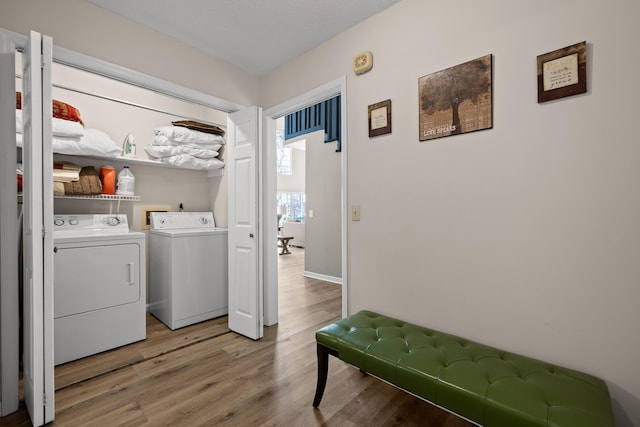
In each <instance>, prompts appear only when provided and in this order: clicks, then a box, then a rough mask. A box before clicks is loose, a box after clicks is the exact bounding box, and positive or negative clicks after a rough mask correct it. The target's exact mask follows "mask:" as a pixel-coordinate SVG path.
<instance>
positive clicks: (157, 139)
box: [150, 135, 222, 151]
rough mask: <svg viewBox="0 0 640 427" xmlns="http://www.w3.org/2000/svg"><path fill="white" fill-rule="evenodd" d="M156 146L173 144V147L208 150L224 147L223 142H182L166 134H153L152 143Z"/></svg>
mask: <svg viewBox="0 0 640 427" xmlns="http://www.w3.org/2000/svg"><path fill="white" fill-rule="evenodd" d="M150 145H155V146H173V147H191V148H206V149H207V150H213V151H219V150H220V148H222V144H213V143H212V144H209V143H206V144H202V143H199V142H180V141H175V140H174V139H173V138H167V137H166V136H165V135H153V138H151V144H150Z"/></svg>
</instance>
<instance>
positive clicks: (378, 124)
mask: <svg viewBox="0 0 640 427" xmlns="http://www.w3.org/2000/svg"><path fill="white" fill-rule="evenodd" d="M386 133H391V100H390V99H387V100H385V101H382V102H378V103H376V104H371V105H369V138H372V137H374V136H379V135H384V134H386Z"/></svg>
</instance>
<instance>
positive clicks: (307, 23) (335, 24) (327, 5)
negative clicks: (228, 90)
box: [87, 0, 400, 76]
mask: <svg viewBox="0 0 640 427" xmlns="http://www.w3.org/2000/svg"><path fill="white" fill-rule="evenodd" d="M87 1H89V2H91V3H93V4H95V5H97V6H100V7H102V8H104V9H107V10H110V11H111V12H114V13H116V14H118V15H121V16H124V17H126V18H128V19H130V20H132V21H134V22H137V23H139V24H141V25H144V26H145V27H148V28H151V29H153V30H155V31H158V32H160V33H163V34H165V35H167V36H169V37H171V38H174V39H176V40H178V41H180V42H182V43H185V44H187V45H190V46H193V47H194V48H196V49H199V50H201V51H203V52H205V53H207V54H209V55H211V56H213V57H215V58H218V59H221V60H223V61H225V62H228V63H230V64H233V65H235V66H237V67H239V68H241V69H243V70H245V71H247V72H249V73H251V74H253V75H255V76H262V75H265V74H267V73H269V72H270V71H272V70H274V69H276V68H277V67H279V66H280V65H282V64H285V63H287V62H288V61H290V60H292V59H293V58H295V57H297V56H299V55H301V54H303V53H304V52H307V51H309V50H311V49H313V48H315V47H316V46H319V45H321V44H322V43H324V42H325V41H327V40H329V39H331V38H333V37H334V36H336V35H338V34H340V33H341V32H343V31H345V30H346V29H348V28H349V27H351V26H353V25H355V24H357V23H359V22H361V21H364V20H365V19H367V18H369V17H370V16H372V15H375V14H377V13H379V12H381V11H382V10H384V9H386V8H388V7H390V6H392V5H393V4H395V3H397V2H398V1H400V0H180V1H176V0H87Z"/></svg>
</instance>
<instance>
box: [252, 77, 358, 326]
mask: <svg viewBox="0 0 640 427" xmlns="http://www.w3.org/2000/svg"><path fill="white" fill-rule="evenodd" d="M337 95H340V121H341V126H340V138H341V143H342V150H341V152H340V169H341V173H342V178H341V193H342V194H341V199H342V203H341V205H342V206H341V213H340V218H341V221H340V222H341V228H342V242H341V247H342V317H346V316H348V315H349V304H348V301H349V299H348V296H349V292H348V278H349V263H348V235H347V225H348V212H349V209H347V205H348V198H347V188H348V187H347V165H348V162H347V152H348V149H347V148H348V144H347V77H346V76H344V75H343V76H341V77H339V78H337V79H335V80H332V81H330V82H328V83H325V84H323V85H321V86H318V87H316V88H315V89H312V90H310V91H308V92H305V93H303V94H301V95H298V96H296V97H294V98H291V99H289V100H288V101H285V102H283V103H281V104H278V105H276V106H273V107H270V108H268V109H265V110H264V111H263V116H262V120H263V142H264V143H265V150H264V151H263V154H264V155H263V159H262V160H263V174H262V191H263V199H262V202H263V207H264V211H263V218H262V219H263V221H262V223H263V225H264V227H265V233H264V236H265V239H264V241H263V244H264V245H265V246H264V248H263V250H264V252H263V253H264V262H265V264H264V303H265V307H264V324H265V326H270V325H274V324H276V323H278V268H277V256H278V255H277V250H278V249H277V246H276V236H277V232H278V230H277V223H276V221H277V209H276V192H277V174H276V161H275V153H276V119H278V118H280V117H282V116H286V115H287V114H290V113H293V112H295V111H298V110H301V109H303V108H306V107H308V106H310V105H314V104H317V103H319V102H322V101H325V100H327V99H329V98H333V97H335V96H337Z"/></svg>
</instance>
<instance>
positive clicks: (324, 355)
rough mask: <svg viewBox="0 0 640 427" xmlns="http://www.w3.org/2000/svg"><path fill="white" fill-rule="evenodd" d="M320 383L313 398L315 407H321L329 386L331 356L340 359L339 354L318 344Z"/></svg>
mask: <svg viewBox="0 0 640 427" xmlns="http://www.w3.org/2000/svg"><path fill="white" fill-rule="evenodd" d="M317 353H318V383H317V384H316V396H315V397H314V398H313V407H314V408H317V407H318V406H320V401H321V400H322V395H323V394H324V387H325V386H326V385H327V373H328V372H329V355H332V356H336V357H338V352H337V351H335V350H332V349H330V348H328V347H325V346H323V345H322V344H320V343H318V346H317Z"/></svg>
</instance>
